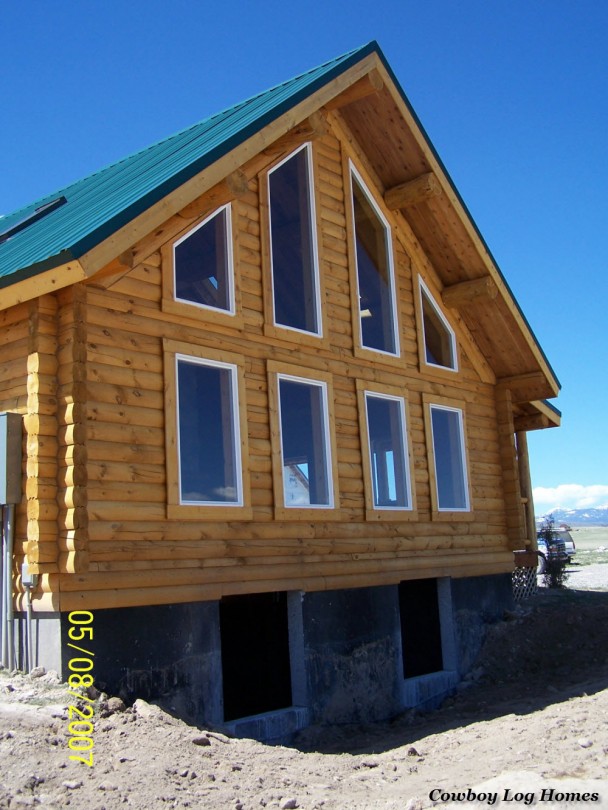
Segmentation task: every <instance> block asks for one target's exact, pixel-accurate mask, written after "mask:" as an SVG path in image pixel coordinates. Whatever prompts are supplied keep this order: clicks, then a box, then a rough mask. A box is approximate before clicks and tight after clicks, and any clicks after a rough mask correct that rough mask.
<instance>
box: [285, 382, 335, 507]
mask: <svg viewBox="0 0 608 810" xmlns="http://www.w3.org/2000/svg"><path fill="white" fill-rule="evenodd" d="M278 382H279V418H280V430H281V461H282V472H283V500H284V504H285V506H286V507H303V506H305V507H310V506H312V507H325V508H328V507H329V508H332V507H333V505H334V504H333V488H332V484H331V456H330V443H329V433H328V418H327V387H326V385H325V383H323V382H316V381H311V380H304V379H300V378H297V377H288V376H282V375H279V381H278Z"/></svg>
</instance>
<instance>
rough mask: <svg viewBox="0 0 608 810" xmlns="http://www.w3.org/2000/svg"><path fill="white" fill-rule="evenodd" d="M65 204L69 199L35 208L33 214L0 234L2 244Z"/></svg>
mask: <svg viewBox="0 0 608 810" xmlns="http://www.w3.org/2000/svg"><path fill="white" fill-rule="evenodd" d="M65 203H67V198H66V197H63V196H61V197H57V198H56V199H54V200H51V201H50V202H48V203H44V205H41V206H39V207H38V208H35V209H34V210H33V211H32V212H31V213H29V214H27V216H25V217H23V219H20V220H18V221H17V222H15V223H14V224H13V225H10V226H9V227H8V228H7V229H6V230H5V231H1V232H0V244H1V243H2V242H6V240H7V239H10V238H11V236H14V235H15V234H16V233H19V231H23V230H25V229H26V228H28V227H29V226H30V225H32V224H33V223H34V222H38V220H39V219H42V217H45V216H46V215H47V214H50V213H51V212H52V211H55V210H56V209H57V208H60V207H61V206H62V205H65Z"/></svg>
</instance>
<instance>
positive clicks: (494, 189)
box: [0, 0, 608, 511]
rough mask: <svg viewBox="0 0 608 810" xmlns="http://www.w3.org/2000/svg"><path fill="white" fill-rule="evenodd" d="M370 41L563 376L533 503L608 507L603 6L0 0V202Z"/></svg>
mask: <svg viewBox="0 0 608 810" xmlns="http://www.w3.org/2000/svg"><path fill="white" fill-rule="evenodd" d="M372 39H376V40H377V41H378V42H379V44H380V46H381V48H382V49H383V51H384V53H385V55H386V57H387V59H388V60H389V62H390V64H391V66H392V68H393V70H394V72H395V74H396V75H397V77H398V79H399V81H400V83H401V85H402V87H403V88H404V90H405V92H406V94H407V95H408V97H409V99H410V101H411V102H412V104H413V106H414V109H415V110H416V112H417V114H418V116H419V118H420V119H421V121H422V124H423V126H424V127H425V129H426V131H427V133H428V135H429V137H430V139H431V141H432V142H433V144H434V146H435V148H436V149H437V151H438V152H439V155H440V156H441V158H442V160H443V162H444V164H445V165H446V167H447V169H448V171H449V173H450V175H451V176H452V179H453V180H454V182H455V184H456V186H457V187H458V189H459V191H460V193H461V195H462V197H463V198H464V201H465V203H466V204H467V206H468V208H469V210H470V212H471V214H472V216H473V218H474V219H475V221H476V223H477V225H478V227H479V229H480V230H481V232H482V234H483V235H484V237H485V239H486V241H487V243H488V245H489V246H490V249H491V250H492V253H493V254H494V257H495V258H496V261H497V263H498V265H499V266H500V268H501V269H502V271H503V273H504V274H505V276H506V278H507V280H508V282H509V284H510V286H511V289H512V290H513V292H514V294H515V296H516V298H517V299H518V301H519V303H520V305H521V306H522V308H523V310H524V312H525V314H526V316H527V318H528V320H529V322H530V324H531V326H532V328H533V330H534V332H535V334H536V335H537V337H538V339H539V341H540V343H541V345H542V346H543V348H544V350H545V352H546V354H547V356H548V358H549V360H550V362H551V363H552V365H553V367H554V369H555V371H556V373H557V376H558V377H559V379H560V381H561V383H562V386H563V391H562V393H561V395H560V397H559V399H558V401H557V403H556V404H557V405H558V407H559V408H560V409H561V410H562V411H563V414H564V415H563V426H562V427H561V428H560V429H558V430H549V431H540V432H537V433H534V434H531V435H530V440H529V441H530V450H531V463H532V478H533V484H534V486H535V487H536V488H538V489H537V495H538V497H537V507H538V510H539V511H542V510H544V509H548V508H550V507H552V506H557V505H562V506H576V505H579V504H582V505H595V506H598V505H608V430H606V424H605V421H604V420H605V412H606V402H607V401H608V383H607V377H608V375H607V373H606V361H607V360H608V351H607V346H608V340H607V331H608V330H607V327H606V304H607V298H608V295H607V293H608V280H607V278H608V247H607V245H608V238H607V236H608V203H607V202H606V200H607V199H608V195H607V189H608V155H607V144H608V48H607V47H606V43H607V42H608V4H606V3H603V2H601V1H600V0H578V2H576V3H575V2H572V0H461V2H459V3H455V2H454V1H453V0H427V2H425V3H420V2H413V0H400V1H399V2H397V1H396V0H378V1H377V2H375V3H373V4H370V3H369V2H365V3H363V2H360V0H354V1H353V0H350V1H349V2H344V0H333V2H327V0H325V1H324V2H319V0H308V2H306V3H292V2H289V0H286V1H285V2H279V0H258V2H255V3H252V2H247V3H244V2H234V1H233V2H227V3H223V4H220V3H214V4H213V5H211V4H209V3H206V2H201V0H197V1H196V2H195V1H194V0H173V1H172V2H171V3H167V2H166V0H145V2H144V0H120V2H118V0H104V2H99V0H88V2H82V0H79V1H78V2H76V0H70V1H68V0H53V2H43V0H22V2H21V3H14V2H9V3H3V4H2V9H1V10H0V73H1V75H2V84H3V93H2V96H3V101H2V108H1V113H0V116H1V126H0V213H8V212H9V211H11V210H13V209H15V208H17V207H18V206H20V205H22V204H25V203H28V202H30V201H31V200H33V199H35V198H37V197H39V196H41V195H43V194H45V193H47V192H51V191H53V190H54V189H55V188H59V187H61V186H63V185H65V184H66V183H68V182H70V181H72V180H75V179H77V178H79V177H81V176H83V175H85V174H88V173H89V172H92V171H94V170H96V169H98V168H100V167H101V166H103V165H106V164H108V163H110V162H112V161H114V160H117V159H119V158H121V157H124V156H125V155H127V154H129V153H130V152H133V151H136V150H138V149H141V148H143V147H144V146H146V145H148V144H150V143H153V142H154V141H156V140H159V139H160V138H163V137H165V136H167V135H169V134H171V133H173V132H176V131H177V130H179V129H181V128H182V127H185V126H188V125H189V124H192V123H194V122H195V121H198V120H200V119H201V118H204V117H205V116H207V115H208V114H210V113H213V112H216V111H218V110H220V109H222V108H223V107H226V106H229V105H231V104H233V103H236V102H237V101H240V100H242V99H244V98H246V97H248V96H250V95H253V94H254V93H257V92H259V91H261V90H264V89H266V88H267V87H270V86H272V85H274V84H277V83H279V82H281V81H284V80H285V79H288V78H290V77H292V76H294V75H296V74H297V73H299V72H302V71H304V70H307V69H308V68H310V67H313V66H315V65H317V64H320V63H321V62H324V61H326V60H327V59H331V58H332V57H334V56H336V55H338V54H341V53H344V52H345V51H348V50H350V49H351V48H353V47H356V46H359V45H362V44H364V43H366V42H368V41H370V40H372Z"/></svg>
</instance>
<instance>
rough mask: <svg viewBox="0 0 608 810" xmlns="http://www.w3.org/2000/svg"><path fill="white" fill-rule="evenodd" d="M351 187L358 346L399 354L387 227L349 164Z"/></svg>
mask: <svg viewBox="0 0 608 810" xmlns="http://www.w3.org/2000/svg"><path fill="white" fill-rule="evenodd" d="M351 186H352V205H353V217H354V240H355V259H356V265H357V293H358V302H359V332H360V340H361V345H362V346H363V347H364V348H366V349H373V350H374V351H378V352H384V353H385V354H392V355H399V342H398V337H397V313H396V306H395V280H394V273H393V258H392V249H391V232H390V226H389V224H388V222H387V221H386V219H385V218H384V216H383V215H382V213H381V211H380V209H379V208H378V206H377V205H376V204H375V202H374V201H373V199H372V196H371V195H370V193H369V191H368V190H367V188H366V186H365V184H364V183H363V180H362V179H361V177H360V176H359V174H358V172H357V171H356V170H355V168H354V166H352V164H351Z"/></svg>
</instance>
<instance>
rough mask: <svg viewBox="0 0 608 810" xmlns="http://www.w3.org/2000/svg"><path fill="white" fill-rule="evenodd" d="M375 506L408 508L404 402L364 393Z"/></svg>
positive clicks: (409, 500)
mask: <svg viewBox="0 0 608 810" xmlns="http://www.w3.org/2000/svg"><path fill="white" fill-rule="evenodd" d="M365 412H366V419H367V436H368V448H369V463H370V474H371V480H372V491H373V506H374V509H411V508H412V498H411V489H410V476H409V465H408V450H407V434H406V424H405V403H404V400H403V398H402V397H394V396H387V395H383V394H382V395H381V394H372V393H371V392H369V391H366V392H365Z"/></svg>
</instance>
